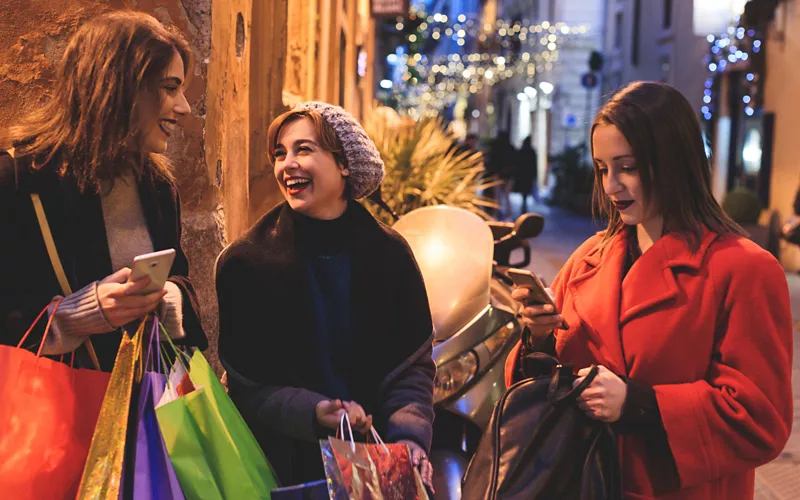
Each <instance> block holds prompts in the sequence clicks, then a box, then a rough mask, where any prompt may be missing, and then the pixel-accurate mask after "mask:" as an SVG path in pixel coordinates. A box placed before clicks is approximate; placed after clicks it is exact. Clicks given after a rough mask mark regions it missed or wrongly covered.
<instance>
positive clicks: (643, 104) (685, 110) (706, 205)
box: [592, 82, 745, 251]
mask: <svg viewBox="0 0 800 500" xmlns="http://www.w3.org/2000/svg"><path fill="white" fill-rule="evenodd" d="M598 125H614V126H615V127H616V128H617V129H618V130H619V131H620V132H621V133H622V135H624V136H625V139H626V140H627V141H628V143H629V144H630V145H631V148H632V149H633V155H634V157H635V158H636V163H637V165H639V177H640V179H641V182H642V187H643V189H644V192H645V195H646V196H647V201H648V203H652V202H655V203H657V204H658V209H659V211H660V214H661V217H662V218H663V221H664V233H665V234H666V233H677V234H679V235H680V236H682V237H683V238H684V239H685V240H686V241H687V242H688V243H689V245H690V247H691V248H692V250H693V251H696V250H697V248H698V246H699V245H700V238H701V237H702V235H703V232H704V228H707V229H708V230H709V231H711V232H714V233H717V234H725V233H733V234H737V235H744V234H745V233H744V231H743V230H742V228H741V227H739V225H737V224H736V223H735V222H733V221H732V220H731V219H730V218H729V217H728V216H727V215H725V212H723V211H722V208H721V207H720V206H719V204H718V203H717V201H716V200H715V199H714V195H713V194H712V192H711V166H710V164H709V161H708V157H707V156H706V153H705V145H704V143H703V135H702V133H701V131H700V124H699V123H698V121H697V117H696V116H695V113H694V110H693V109H692V106H691V104H689V101H687V100H686V98H685V97H683V95H682V94H681V93H680V92H678V91H677V90H676V89H675V88H673V87H671V86H669V85H667V84H665V83H660V82H633V83H631V84H630V85H628V86H626V87H625V88H623V89H622V90H620V91H619V92H618V93H617V94H615V95H614V96H613V97H612V98H611V100H609V101H608V103H606V105H605V106H603V108H602V109H601V110H600V112H599V113H598V114H597V116H596V117H595V119H594V123H593V124H592V139H593V138H594V129H595V127H597V126H598ZM592 153H593V154H594V147H593V146H592ZM594 172H595V176H594V194H593V198H594V209H595V214H596V215H600V216H602V217H605V218H606V219H607V220H608V229H607V230H606V232H605V238H604V242H607V241H609V240H610V239H611V238H613V237H614V236H615V235H617V234H619V233H620V232H621V231H622V230H623V229H624V226H625V224H624V223H623V222H622V219H621V218H620V215H619V212H618V211H617V209H616V208H615V207H614V204H613V203H612V202H611V201H610V200H609V199H608V197H607V196H606V194H605V191H604V190H603V180H602V176H601V175H600V174H599V171H598V167H597V164H595V166H594Z"/></svg>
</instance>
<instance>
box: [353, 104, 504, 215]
mask: <svg viewBox="0 0 800 500" xmlns="http://www.w3.org/2000/svg"><path fill="white" fill-rule="evenodd" d="M364 125H365V127H364V128H365V129H366V131H367V134H368V135H369V136H370V138H371V139H372V140H373V141H374V142H375V145H376V146H377V147H378V151H380V153H381V157H382V158H383V162H384V163H385V165H386V177H385V178H384V181H383V184H382V186H381V191H380V196H381V197H382V199H383V201H384V202H385V205H386V208H388V209H389V210H391V211H392V212H394V213H396V214H397V215H403V214H405V213H408V212H410V211H412V210H414V209H416V208H420V207H425V206H431V205H442V204H444V205H450V206H455V207H459V208H463V209H466V210H469V211H470V212H473V213H476V214H478V215H479V216H481V217H483V218H484V219H487V220H488V219H490V218H491V217H490V215H489V214H488V212H487V209H492V208H496V206H497V205H496V204H495V203H494V202H493V201H492V200H491V199H490V198H487V197H485V196H483V195H482V194H481V193H483V192H484V191H485V190H487V189H491V188H493V187H494V186H496V185H498V184H499V183H500V181H498V180H496V179H493V178H491V177H489V176H487V175H486V173H485V169H484V165H483V155H482V154H481V153H480V152H479V151H474V152H473V151H461V150H459V149H458V148H456V147H454V144H455V138H454V136H453V134H452V133H451V132H450V131H448V130H447V128H446V127H445V126H444V124H443V122H442V120H441V119H440V118H423V119H421V120H419V121H416V122H415V121H412V120H409V119H403V118H400V117H399V116H398V115H397V114H396V113H395V112H394V110H392V109H391V108H379V110H378V111H377V112H375V113H373V114H372V115H371V116H370V118H369V119H367V120H366V123H365V124H364ZM366 205H367V209H369V210H370V212H372V213H373V215H375V217H376V218H378V219H379V220H381V221H382V222H384V223H387V224H391V223H393V222H394V220H393V217H392V215H391V214H390V213H387V210H382V209H381V207H379V202H378V201H377V197H371V198H370V199H368V200H367V202H366Z"/></svg>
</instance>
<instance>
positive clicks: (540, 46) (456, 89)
mask: <svg viewBox="0 0 800 500" xmlns="http://www.w3.org/2000/svg"><path fill="white" fill-rule="evenodd" d="M409 19H417V20H418V22H416V23H415V22H411V21H408V20H407V22H406V23H405V25H404V26H403V23H402V22H401V19H399V18H398V19H397V20H396V21H393V22H396V23H397V25H396V27H397V28H398V29H399V30H400V29H404V30H405V38H406V44H407V52H408V54H398V55H396V56H395V57H396V58H395V59H393V60H389V59H388V58H387V61H388V62H390V64H392V65H393V66H395V68H396V70H397V73H395V74H397V75H402V77H401V78H402V82H403V83H404V84H403V85H394V86H393V87H392V89H391V97H392V98H393V100H394V101H395V102H396V103H397V105H398V107H399V108H401V109H405V110H406V111H409V110H411V109H412V108H418V107H420V106H421V105H423V104H424V109H423V110H422V111H419V110H417V111H419V112H420V113H421V114H423V115H424V113H425V112H426V110H427V111H428V112H430V113H431V114H433V113H436V112H439V111H441V110H442V109H444V108H447V107H449V106H451V105H453V104H454V103H455V101H456V100H457V99H458V97H459V94H460V95H464V94H475V93H477V92H480V91H482V90H483V89H484V88H486V87H487V86H492V85H495V84H497V83H499V82H502V81H504V80H507V79H508V78H511V77H513V76H514V75H521V76H522V77H524V78H526V79H527V80H528V82H529V83H533V82H534V79H535V78H536V75H537V73H540V72H545V71H550V70H552V69H553V67H554V64H556V63H557V62H558V61H559V50H560V49H561V48H563V47H565V46H566V45H567V44H569V43H571V42H572V40H577V39H579V38H582V35H585V34H586V33H587V32H588V31H589V27H588V26H585V25H570V24H567V23H551V22H549V21H543V22H541V23H538V24H530V23H527V22H525V23H523V22H519V21H509V20H503V19H498V20H497V21H496V22H495V23H493V24H492V23H485V24H482V23H480V22H478V21H477V20H475V19H469V18H468V17H467V16H466V15H464V14H459V15H458V16H454V18H453V19H450V18H448V16H447V15H446V14H443V13H439V12H437V13H432V14H431V13H427V12H425V10H424V5H423V4H420V5H418V6H413V7H412V8H411V14H410V15H409ZM401 26H402V28H401ZM432 43H437V44H440V45H438V46H436V45H431V44H432ZM447 43H453V44H454V46H450V50H456V51H459V52H460V51H461V50H463V49H462V48H463V47H468V48H467V50H470V49H472V52H471V53H468V54H464V55H463V56H460V55H459V54H458V53H451V54H447V53H442V51H441V48H444V49H445V52H446V50H447V49H448V46H447V45H446V44H447ZM433 47H439V48H440V50H435V49H434V48H433ZM422 52H425V53H426V54H430V55H426V54H421V53H422ZM418 56H419V57H418Z"/></svg>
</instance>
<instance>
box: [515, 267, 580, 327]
mask: <svg viewBox="0 0 800 500" xmlns="http://www.w3.org/2000/svg"><path fill="white" fill-rule="evenodd" d="M508 277H509V278H511V280H512V281H514V284H515V285H517V286H518V287H520V288H527V289H528V290H529V291H530V295H528V304H529V305H537V306H538V305H544V304H550V305H551V306H553V311H554V312H553V314H560V313H559V311H558V307H556V303H555V302H554V301H553V299H552V298H550V295H549V294H548V293H547V290H545V289H544V284H542V281H541V280H540V279H539V278H538V277H536V275H535V274H533V273H531V272H529V271H525V270H523V269H513V268H512V269H509V270H508ZM559 328H560V329H562V330H567V329H569V325H568V324H567V320H565V319H562V321H561V326H559Z"/></svg>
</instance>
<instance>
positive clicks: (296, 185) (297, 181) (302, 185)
mask: <svg viewBox="0 0 800 500" xmlns="http://www.w3.org/2000/svg"><path fill="white" fill-rule="evenodd" d="M284 185H285V186H286V192H287V193H288V194H290V195H292V196H294V195H297V194H298V193H301V192H302V191H303V190H305V189H306V188H307V187H308V186H309V185H311V179H308V178H306V177H290V178H289V179H286V181H285V182H284Z"/></svg>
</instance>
